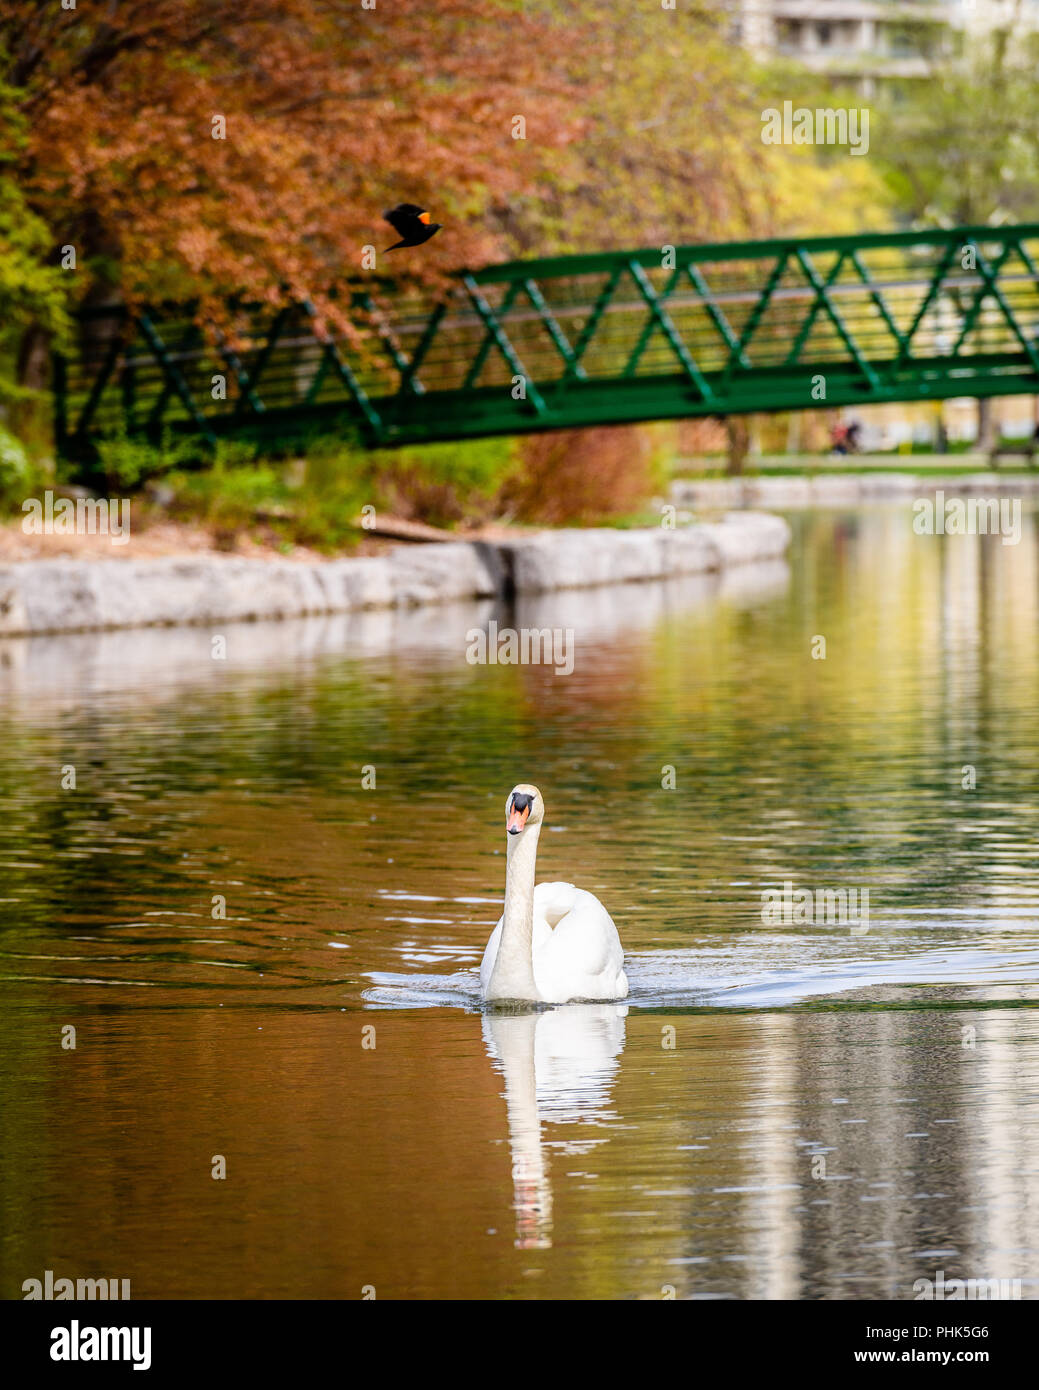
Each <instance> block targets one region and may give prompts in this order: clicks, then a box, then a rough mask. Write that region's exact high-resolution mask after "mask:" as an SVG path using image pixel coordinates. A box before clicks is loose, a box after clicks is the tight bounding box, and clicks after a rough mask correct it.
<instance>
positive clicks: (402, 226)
mask: <svg viewBox="0 0 1039 1390" xmlns="http://www.w3.org/2000/svg"><path fill="white" fill-rule="evenodd" d="M425 210H426V209H425V208H420V207H418V205H417V204H415V203H399V204H398V205H397V206H396V207H395V208H390V210H389V212H384V213H383V217H384V218H385V219H386V221H387V222H388V223H389V224H390V226H391V227H392V228H393V230H394V231H395V232H396V233H397V234H398V236H402V237H406V236H407V235H408V234H409V233H410V232H413V231H414V230H415V223H416V222H417V221H418V219H419V217H420V216H421V215H422V213H424V212H425Z"/></svg>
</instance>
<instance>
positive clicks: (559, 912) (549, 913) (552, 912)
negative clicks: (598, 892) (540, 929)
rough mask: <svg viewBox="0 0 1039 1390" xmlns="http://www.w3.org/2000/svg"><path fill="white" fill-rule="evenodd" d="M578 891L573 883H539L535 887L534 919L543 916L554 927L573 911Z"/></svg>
mask: <svg viewBox="0 0 1039 1390" xmlns="http://www.w3.org/2000/svg"><path fill="white" fill-rule="evenodd" d="M577 893H578V889H576V888H575V887H574V885H573V884H572V883H539V884H538V886H537V887H536V888H535V889H534V921H535V922H537V920H538V918H539V917H542V918H544V920H545V921H546V922H547V923H548V925H549V926H550V927H554V926H555V925H556V924H557V923H558V922H559V921H560V919H561V918H563V917H565V916H566V914H567V913H568V912H572V911H573V909H574V905H575V904H576V902H577ZM589 896H590V895H589ZM596 901H598V899H596Z"/></svg>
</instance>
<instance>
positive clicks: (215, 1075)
mask: <svg viewBox="0 0 1039 1390" xmlns="http://www.w3.org/2000/svg"><path fill="white" fill-rule="evenodd" d="M791 520H792V523H793V525H794V528H795V541H794V546H793V548H792V550H791V553H790V556H789V565H784V564H773V565H769V566H765V567H754V568H747V569H745V570H740V571H732V572H730V573H729V574H728V575H727V576H725V577H724V578H723V579H721V580H720V581H719V580H718V579H716V578H705V579H695V580H688V581H684V582H682V583H673V584H666V585H645V586H642V585H638V586H627V587H625V588H621V589H618V590H615V591H595V592H588V593H584V594H566V595H557V596H553V597H550V598H547V599H545V600H542V601H539V602H537V603H529V604H526V605H523V606H521V607H520V608H519V609H518V611H516V612H515V613H513V614H510V613H509V612H503V611H499V610H497V609H496V608H494V607H493V606H492V605H490V604H474V605H466V606H461V607H458V608H452V609H445V610H414V611H412V612H410V613H406V614H398V615H387V614H366V615H363V616H360V617H355V618H342V619H335V620H331V619H330V620H320V621H308V622H300V623H289V624H282V625H278V624H272V625H257V626H246V627H235V626H232V627H229V628H227V629H226V630H224V632H223V635H224V636H226V637H227V639H228V659H227V660H226V661H218V660H214V659H213V657H212V654H211V653H212V646H211V638H212V636H213V633H212V632H211V631H209V630H208V629H206V630H202V629H200V630H198V631H191V630H184V631H166V632H137V633H112V634H107V635H104V636H96V635H89V636H78V637H69V638H62V639H36V640H33V641H8V642H6V643H0V695H2V707H0V824H2V825H3V839H2V842H0V920H2V932H0V951H2V955H0V1064H2V1073H3V1078H4V1081H3V1088H4V1089H3V1094H4V1102H3V1115H4V1121H3V1140H2V1143H3V1150H4V1153H3V1180H2V1186H0V1191H2V1202H3V1221H2V1237H0V1293H2V1295H3V1296H4V1297H9V1298H10V1297H19V1296H21V1285H22V1281H23V1280H25V1279H29V1278H42V1277H43V1271H44V1270H46V1269H51V1270H53V1271H54V1272H55V1276H56V1277H61V1276H66V1277H73V1278H75V1277H89V1276H94V1277H101V1276H110V1277H113V1278H129V1279H130V1280H131V1285H132V1293H133V1296H134V1297H135V1298H148V1297H161V1296H168V1297H178V1298H180V1297H186V1298H228V1297H242V1296H245V1297H274V1296H283V1297H344V1298H360V1297H362V1292H363V1290H364V1289H366V1288H368V1289H374V1290H375V1292H376V1294H377V1296H378V1297H379V1298H392V1297H413V1296H423V1297H437V1296H453V1297H469V1296H490V1297H516V1298H544V1297H601V1296H602V1297H623V1298H660V1297H661V1296H662V1294H663V1293H665V1292H666V1291H667V1290H668V1289H673V1290H674V1291H675V1295H676V1296H677V1297H698V1298H716V1297H729V1298H731V1297H737V1298H744V1297H824V1298H863V1297H867V1298H870V1297H899V1298H912V1297H913V1283H914V1281H915V1280H918V1279H921V1278H926V1279H931V1280H934V1279H935V1277H936V1273H937V1271H938V1270H942V1271H944V1274H945V1277H946V1279H950V1278H953V1277H961V1278H964V1277H967V1278H1006V1279H1020V1281H1021V1285H1020V1292H1021V1296H1022V1297H1025V1298H1028V1297H1035V1296H1036V1295H1037V1292H1039V1288H1037V1282H1036V1271H1037V1270H1039V1158H1037V1157H1036V1155H1037V1154H1039V1022H1037V1020H1039V1014H1037V1012H1036V1003H1037V1000H1039V848H1037V846H1039V834H1037V832H1039V804H1037V794H1036V787H1037V777H1036V762H1037V753H1036V750H1037V748H1039V700H1037V691H1039V637H1037V634H1039V621H1037V620H1039V564H1037V548H1036V533H1035V518H1034V516H1026V518H1025V533H1024V537H1023V539H1022V541H1021V544H1020V545H1017V546H1003V545H1001V543H1000V540H999V538H998V537H919V536H915V535H914V534H913V532H912V529H911V524H910V522H911V518H910V514H909V509H908V508H907V507H899V506H895V505H892V506H884V507H877V508H874V509H867V510H863V511H859V512H849V513H800V514H796V515H794V516H793V517H792V518H791ZM491 616H494V617H496V618H497V619H498V620H499V621H500V622H502V623H507V622H512V623H514V624H515V625H517V626H533V625H537V626H545V625H548V626H552V625H557V626H563V627H572V628H573V629H574V631H575V638H576V644H577V646H576V667H575V670H574V672H573V674H572V675H570V676H557V675H555V674H554V673H553V670H552V668H551V667H532V666H527V667H522V668H518V667H513V666H500V665H499V666H493V667H474V666H470V665H468V664H467V663H466V661H465V656H464V653H465V647H466V639H465V633H466V631H467V630H468V629H470V628H471V627H473V626H474V625H476V624H477V623H480V622H485V621H486V620H487V619H488V618H489V617H491ZM819 637H825V639H826V655H825V659H813V656H812V650H813V643H814V644H815V647H816V650H818V643H817V642H815V639H817V638H819ZM69 768H74V769H75V788H74V789H71V788H63V786H62V780H63V778H64V780H65V781H68V780H69V774H68V771H67V769H69ZM63 769H65V770H66V771H64V772H63ZM365 769H369V771H368V772H367V773H366V772H365ZM371 769H374V776H375V784H376V785H375V787H374V789H365V788H364V786H363V785H362V779H365V780H368V781H370V780H371V775H372V774H371ZM669 769H673V773H671V772H669ZM965 769H966V770H965ZM970 769H973V770H974V772H973V776H974V782H975V785H974V786H973V788H971V787H970V786H969V785H968V786H965V785H964V783H965V782H967V783H968V784H969V783H970V780H971V774H970V771H969V770H970ZM520 780H529V781H535V782H537V783H538V785H539V786H540V787H541V789H542V791H543V793H544V795H545V801H546V806H547V826H546V830H545V832H544V833H543V834H542V836H541V847H540V852H539V865H538V872H539V877H541V878H567V879H573V880H575V881H576V882H578V883H579V884H581V885H582V886H584V887H587V888H590V889H591V890H592V891H594V892H596V893H597V894H598V895H599V896H600V897H601V898H602V899H603V901H604V902H605V903H606V904H607V905H608V907H609V908H610V911H611V913H612V915H613V916H614V918H615V920H616V921H617V923H618V926H619V928H620V931H621V936H622V939H623V941H624V944H625V948H626V950H627V952H628V974H629V978H630V980H631V997H630V999H629V1000H628V1001H627V1002H626V1003H625V1004H622V1005H609V1006H606V1005H589V1006H573V1007H569V1008H564V1009H555V1010H549V1011H546V1012H543V1013H540V1014H537V1015H527V1016H522V1015H521V1016H509V1017H499V1016H489V1015H484V1014H483V1013H482V1012H481V1010H480V1008H479V1000H478V997H477V993H476V989H475V969H476V966H477V964H478V962H479V958H480V955H481V953H482V950H483V946H484V943H485V941H486V939H487V936H488V935H489V933H490V931H491V928H492V926H493V925H494V922H495V921H496V920H497V917H498V914H499V911H500V902H501V894H502V890H503V883H504V844H503V840H504V833H503V828H504V825H503V823H504V802H505V797H506V794H507V792H508V791H509V789H510V788H511V786H512V785H513V784H514V783H515V782H517V781H520ZM672 780H673V782H674V787H673V789H670V788H666V787H665V786H664V785H662V783H669V782H670V781H672ZM786 882H790V883H791V884H792V885H793V886H794V887H795V888H809V889H811V890H813V892H814V890H816V889H833V890H837V889H845V890H850V889H856V890H858V891H860V892H861V890H862V889H868V890H869V909H868V910H869V920H868V930H865V931H864V930H863V929H862V928H861V927H856V926H854V925H853V924H849V923H847V922H845V923H841V922H823V921H809V922H790V923H784V922H778V923H773V924H770V925H765V923H764V922H763V921H762V894H763V892H764V891H765V890H781V889H782V888H783V885H784V883H786ZM221 912H223V913H224V914H225V915H221ZM70 1025H71V1027H72V1028H74V1029H75V1048H74V1049H72V1048H70V1047H68V1046H65V1047H63V1046H62V1042H63V1037H64V1039H65V1041H66V1043H68V1042H69V1041H70V1036H71V1035H69V1034H68V1033H67V1031H66V1032H64V1033H63V1030H67V1029H68V1027H69V1026H70ZM217 1156H220V1157H222V1159H223V1162H224V1165H225V1167H226V1177H224V1178H223V1179H219V1178H217V1179H214V1177H213V1171H214V1167H215V1166H216V1167H217V1168H218V1169H219V1164H218V1158H217Z"/></svg>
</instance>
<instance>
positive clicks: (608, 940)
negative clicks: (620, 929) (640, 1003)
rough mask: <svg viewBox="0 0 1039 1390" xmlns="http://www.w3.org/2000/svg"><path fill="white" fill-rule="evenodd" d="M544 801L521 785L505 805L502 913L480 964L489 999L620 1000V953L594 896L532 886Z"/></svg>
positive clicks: (568, 887)
mask: <svg viewBox="0 0 1039 1390" xmlns="http://www.w3.org/2000/svg"><path fill="white" fill-rule="evenodd" d="M544 816H545V803H544V801H543V800H542V798H541V793H540V792H539V791H538V789H537V787H532V786H530V785H529V784H528V783H526V782H521V783H520V784H519V786H518V787H514V788H513V790H512V791H511V792H510V793H509V799H508V801H507V802H506V805H505V829H506V834H507V839H508V859H507V861H506V869H505V911H504V913H503V914H502V918H501V921H500V922H499V923H498V925H497V926H496V927H495V928H494V930H493V931H492V932H491V938H490V940H489V941H488V942H487V949H486V950H485V951H484V953H483V960H482V961H481V963H480V993H481V994H482V995H483V997H484V999H487V1000H498V1001H501V1000H530V1001H535V1002H536V1001H540V1000H543V1001H545V1002H546V1003H549V1004H565V1003H567V1002H568V1001H569V1000H571V999H623V998H625V996H626V995H627V993H628V977H627V976H626V975H625V973H624V951H623V948H622V947H621V942H620V937H619V936H618V935H617V928H616V927H615V926H614V924H613V919H612V917H611V916H610V914H609V913H608V912H607V911H606V909H605V908H604V907H603V905H602V903H601V902H600V901H599V899H598V898H597V897H596V896H595V894H594V893H587V892H585V890H584V889H583V888H575V887H574V885H573V884H572V883H539V884H538V886H537V887H536V888H535V887H534V867H535V861H536V859H537V852H538V836H539V835H540V833H541V823H542V821H543V820H544Z"/></svg>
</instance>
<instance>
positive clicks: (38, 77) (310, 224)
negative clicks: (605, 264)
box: [0, 0, 579, 315]
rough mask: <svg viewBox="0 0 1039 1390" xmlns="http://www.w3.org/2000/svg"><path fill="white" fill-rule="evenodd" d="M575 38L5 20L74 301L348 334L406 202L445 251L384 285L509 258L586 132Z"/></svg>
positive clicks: (19, 157)
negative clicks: (571, 88) (352, 300)
mask: <svg viewBox="0 0 1039 1390" xmlns="http://www.w3.org/2000/svg"><path fill="white" fill-rule="evenodd" d="M561 24H562V21H561V20H557V19H555V18H554V17H553V16H552V15H551V14H550V13H546V12H540V13H538V14H536V15H533V16H527V15H525V14H524V13H523V10H522V9H521V8H519V7H517V6H516V5H514V4H511V3H509V0H372V7H371V8H367V7H366V3H364V0H357V3H355V4H350V5H346V4H343V3H342V0H119V2H118V3H116V0H111V3H101V2H100V0H97V2H96V3H89V0H83V2H81V3H80V5H78V6H77V8H75V9H72V10H65V9H63V8H62V7H61V5H60V4H59V3H57V0H54V3H48V4H46V5H43V4H40V3H37V2H36V0H7V3H6V4H5V5H4V7H3V9H2V10H0V86H3V87H6V88H8V89H9V90H10V92H11V95H12V100H13V105H14V107H15V108H16V109H17V113H18V119H19V121H20V122H22V123H25V124H27V127H28V130H29V135H28V138H27V139H25V140H24V141H22V143H21V146H20V148H18V149H17V151H16V152H15V154H14V155H12V158H13V160H14V163H15V166H16V169H17V177H18V182H19V185H20V187H21V189H22V190H23V191H24V195H25V198H26V200H27V202H28V205H29V207H30V208H31V209H32V212H33V213H34V215H37V216H39V217H41V218H42V219H43V221H44V223H45V225H46V226H47V227H48V228H49V229H50V233H51V235H52V237H53V240H54V246H53V249H52V256H53V258H54V260H55V263H57V260H58V258H59V254H60V248H62V247H73V248H75V251H76V270H77V273H76V275H75V277H74V281H73V282H72V283H73V284H74V286H75V291H74V293H73V295H72V299H73V302H80V303H81V302H83V301H84V300H89V299H90V298H91V297H97V296H102V297H106V298H108V297H113V296H116V295H118V296H122V297H125V298H127V299H128V300H131V301H132V300H137V301H146V300H150V301H153V302H154V301H157V300H163V299H169V298H185V297H188V296H190V297H193V298H194V297H197V298H199V299H200V300H201V301H202V302H203V304H204V305H208V307H209V308H210V309H212V308H214V307H215V306H216V305H217V303H218V302H220V301H222V300H223V298H224V297H225V296H226V295H228V294H231V293H239V294H246V295H249V296H252V297H258V298H263V299H268V300H271V301H274V300H276V299H278V298H280V297H282V296H283V295H284V294H285V293H286V292H287V293H290V294H295V295H309V296H311V297H312V298H314V299H315V301H316V302H317V303H318V304H319V306H320V305H322V304H324V306H325V308H326V309H327V310H328V312H330V313H331V314H333V315H334V314H335V308H334V305H329V304H328V302H327V301H326V300H325V299H324V297H323V296H324V294H325V291H326V290H327V289H328V288H329V287H330V286H332V285H335V284H337V283H342V282H343V281H344V280H348V279H349V278H350V277H351V276H352V275H354V274H356V273H357V272H358V270H359V269H361V268H362V265H363V264H364V259H363V258H364V254H365V253H364V248H366V247H375V248H376V249H377V251H378V252H380V253H381V251H382V250H383V248H385V247H386V246H388V245H389V244H390V242H391V241H393V240H395V239H396V238H395V234H394V233H393V232H392V230H391V229H390V228H389V227H387V226H385V224H383V223H382V221H381V214H382V211H383V209H384V208H386V207H387V206H390V205H392V204H394V203H396V202H399V201H403V202H414V203H419V204H421V205H423V206H425V207H428V208H430V209H431V210H432V211H433V213H434V216H435V220H436V221H439V222H442V223H443V224H444V231H442V232H441V233H440V234H439V235H438V237H436V238H434V240H433V241H431V242H429V243H428V244H427V245H426V246H425V247H423V254H422V257H421V259H418V258H412V259H411V260H410V261H408V262H402V261H401V260H400V259H399V258H398V259H397V263H396V265H394V264H393V260H394V258H390V260H389V261H383V260H382V258H381V255H380V256H379V258H378V261H377V265H378V268H379V269H380V270H382V269H386V270H390V269H391V268H392V269H393V270H395V271H400V270H405V269H406V270H407V271H410V270H411V269H412V268H413V267H415V266H416V265H418V266H421V271H420V273H421V274H425V275H427V276H428V275H429V274H434V275H435V274H436V273H437V272H443V271H446V270H447V269H450V268H454V267H457V266H458V265H460V264H478V263H480V262H482V261H485V260H487V259H488V258H493V257H494V256H497V255H500V254H501V253H502V251H503V249H504V243H503V241H502V238H501V234H500V231H496V230H495V224H494V223H493V222H492V221H490V220H488V217H487V215H486V214H487V210H488V209H489V208H490V207H491V206H498V207H500V206H501V204H502V203H503V202H504V203H507V202H508V200H509V198H510V197H512V196H514V195H516V194H518V193H530V192H532V191H536V189H537V187H538V183H539V180H540V179H541V178H543V177H544V176H545V173H546V170H547V169H548V168H549V166H550V165H551V164H552V163H553V161H554V160H558V159H559V158H560V155H561V154H563V153H564V152H565V147H566V144H567V142H568V141H569V139H570V138H571V137H572V135H573V134H574V133H575V132H576V131H577V129H578V128H579V119H578V117H577V116H576V115H575V114H574V107H573V105H572V103H570V102H569V101H568V99H567V96H568V84H567V80H566V77H565V74H564V73H563V70H562V64H561V54H562V53H563V52H564V50H565V47H566V45H565V44H564V43H563V42H562V37H563V35H562V30H561V27H560V26H561ZM567 33H568V42H572V41H573V38H574V35H573V30H572V27H571V28H570V29H569V30H568V31H567ZM517 113H528V114H532V113H536V119H537V128H538V138H537V139H536V140H527V141H525V142H521V141H516V140H514V139H513V127H512V122H513V121H514V118H515V116H516V115H517ZM370 259H371V253H370V252H369V253H368V260H369V261H370Z"/></svg>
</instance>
